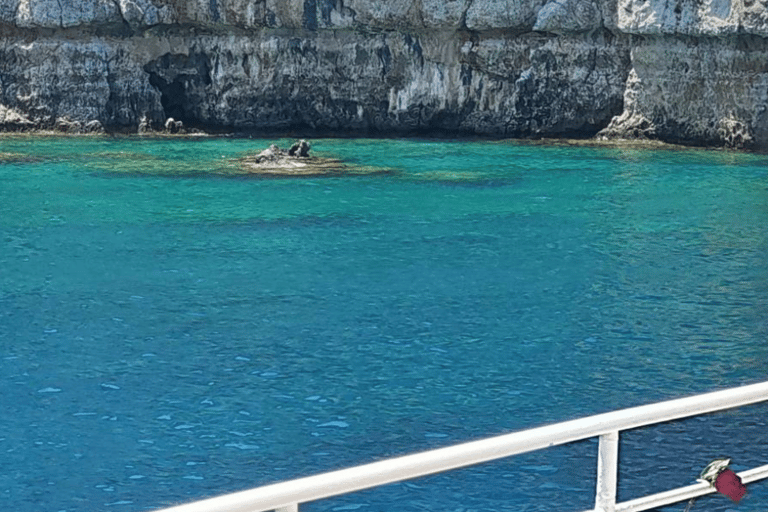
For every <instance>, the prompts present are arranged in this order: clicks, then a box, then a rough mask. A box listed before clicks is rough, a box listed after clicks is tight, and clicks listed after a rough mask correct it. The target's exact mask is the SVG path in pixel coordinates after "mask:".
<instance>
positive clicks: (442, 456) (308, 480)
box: [159, 382, 768, 512]
mask: <svg viewBox="0 0 768 512" xmlns="http://www.w3.org/2000/svg"><path fill="white" fill-rule="evenodd" d="M762 401H768V382H761V383H758V384H751V385H747V386H741V387H737V388H731V389H726V390H721V391H715V392H710V393H706V394H702V395H696V396H691V397H686V398H678V399H674V400H669V401H666V402H660V403H656V404H649V405H642V406H639V407H632V408H629V409H621V410H618V411H613V412H608V413H603V414H597V415H594V416H588V417H585V418H580V419H576V420H570V421H565V422H561V423H556V424H551V425H545V426H542V427H536V428H532V429H528V430H523V431H518V432H513V433H509V434H503V435H498V436H495V437H490V438H486V439H480V440H476V441H469V442H465V443H461V444H457V445H453V446H448V447H444V448H438V449H434V450H429V451H425V452H420V453H414V454H410V455H404V456H400V457H395V458H391V459H387V460H382V461H378V462H372V463H369V464H364V465H361V466H356V467H351V468H347V469H341V470H337V471H331V472H328V473H322V474H318V475H313V476H308V477H304V478H298V479H295V480H290V481H285V482H279V483H275V484H271V485H265V486H263V487H257V488H255V489H250V490H246V491H240V492H236V493H232V494H227V495H224V496H219V497H215V498H209V499H205V500H201V501H197V502H193V503H188V504H184V505H178V506H174V507H171V508H167V509H163V510H162V511H159V512H218V511H222V512H224V511H226V512H262V511H266V510H278V509H283V510H296V507H295V505H296V504H299V503H305V502H309V501H316V500H319V499H324V498H328V497H331V496H337V495H340V494H347V493H350V492H354V491H359V490H362V489H367V488H371V487H378V486H381V485H386V484H391V483H395V482H400V481H403V480H409V479H412V478H417V477H420V476H425V475H430V474H434V473H439V472H443V471H447V470H451V469H456V468H460V467H464V466H470V465H473V464H478V463H481V462H487V461H491V460H495V459H501V458H504V457H509V456H512V455H519V454H522V453H527V452H531V451H535V450H539V449H542V448H547V447H551V446H557V445H561V444H565V443H570V442H573V441H580V440H583V439H589V438H592V437H597V436H604V435H606V434H611V433H617V432H620V431H622V430H630V429H634V428H638V427H643V426H646V425H653V424H657V423H663V422H667V421H672V420H677V419H682V418H687V417H690V416H698V415H701V414H707V413H712V412H717V411H722V410H726V409H732V408H735V407H740V406H743V405H749V404H754V403H758V402H762ZM601 441H602V439H601ZM614 470H615V468H614ZM598 485H599V484H598Z"/></svg>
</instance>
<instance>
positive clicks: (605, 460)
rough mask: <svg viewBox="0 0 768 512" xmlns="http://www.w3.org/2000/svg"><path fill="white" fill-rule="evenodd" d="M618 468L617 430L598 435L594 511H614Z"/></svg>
mask: <svg viewBox="0 0 768 512" xmlns="http://www.w3.org/2000/svg"><path fill="white" fill-rule="evenodd" d="M618 469H619V432H618V431H614V432H609V433H607V434H603V435H601V436H600V445H599V447H598V451H597V491H596V493H595V511H596V512H615V510H616V482H617V474H618Z"/></svg>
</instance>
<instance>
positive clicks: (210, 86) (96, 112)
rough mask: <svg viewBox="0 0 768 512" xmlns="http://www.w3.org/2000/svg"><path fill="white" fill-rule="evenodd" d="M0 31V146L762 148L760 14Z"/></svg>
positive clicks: (292, 7) (452, 4)
mask: <svg viewBox="0 0 768 512" xmlns="http://www.w3.org/2000/svg"><path fill="white" fill-rule="evenodd" d="M0 33H2V39H1V40H0V129H4V130H26V129H33V128H47V129H56V128H58V129H61V130H66V131H92V130H95V131H99V130H100V129H107V130H127V131H140V132H146V131H148V130H150V129H152V130H163V129H164V128H165V127H166V126H169V128H167V129H168V130H169V131H174V130H176V127H177V126H178V127H181V126H183V127H192V128H194V127H197V128H208V129H212V128H215V129H235V130H267V131H276V130H291V129H303V130H309V131H314V132H316V133H323V132H327V131H342V132H354V133H362V132H373V133H375V132H386V133H414V132H432V131H444V132H453V133H466V134H486V135H492V136H521V137H544V136H550V137H551V136H578V137H585V136H592V135H595V134H597V133H598V132H599V133H600V136H604V137H649V138H658V139H661V140H666V141H672V142H683V143H689V144H714V145H728V146H766V145H768V113H766V111H767V110H768V8H766V5H765V3H764V1H763V0H749V1H747V0H743V1H742V0H708V1H706V2H698V1H696V2H693V1H686V0H387V1H386V2H384V1H378V0H0ZM169 118H173V120H174V121H173V123H172V124H170V125H167V120H168V119H169ZM96 123H98V124H96ZM178 123H180V124H178ZM99 127H102V128H99Z"/></svg>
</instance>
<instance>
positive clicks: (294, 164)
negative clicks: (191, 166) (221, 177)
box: [238, 139, 391, 176]
mask: <svg viewBox="0 0 768 512" xmlns="http://www.w3.org/2000/svg"><path fill="white" fill-rule="evenodd" d="M310 149H311V147H310V145H309V143H308V142H307V141H305V140H303V139H302V140H300V141H298V142H296V143H295V144H293V145H292V146H291V147H290V149H288V150H283V149H280V148H279V147H278V146H277V145H275V144H272V145H271V146H269V147H268V148H267V149H265V150H264V151H261V152H260V153H258V154H256V155H253V156H246V157H244V158H240V159H239V160H238V164H239V166H238V167H239V169H240V170H241V171H243V172H245V173H247V174H255V175H263V176H335V175H342V174H345V175H350V174H376V173H389V172H391V171H390V170H389V169H385V168H374V167H368V166H361V165H351V164H346V163H344V162H342V161H341V160H338V159H336V158H327V157H317V156H310V154H309V151H310Z"/></svg>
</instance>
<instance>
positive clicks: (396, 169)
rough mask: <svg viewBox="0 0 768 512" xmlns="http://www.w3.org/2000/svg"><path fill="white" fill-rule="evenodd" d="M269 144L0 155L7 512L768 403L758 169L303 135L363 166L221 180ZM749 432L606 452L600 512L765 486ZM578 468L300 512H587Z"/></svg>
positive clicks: (767, 167)
mask: <svg viewBox="0 0 768 512" xmlns="http://www.w3.org/2000/svg"><path fill="white" fill-rule="evenodd" d="M273 142H277V143H278V144H279V145H281V146H282V147H287V146H288V145H289V144H290V143H291V142H293V141H292V140H290V139H284V140H259V139H249V138H227V137H222V138H210V137H209V138H204V137H201V138H156V139H152V138H148V139H142V138H136V137H133V138H132V137H124V138H122V137H116V138H109V137H106V138H67V137H60V138H57V137H29V136H26V137H6V138H3V139H0V411H2V413H1V414H2V415H1V416H0V508H2V509H3V510H6V511H10V512H40V511H44V512H48V511H50V512H59V511H67V512H78V511H105V510H115V511H146V510H154V509H157V508H160V507H163V506H168V505H171V504H178V503H181V502H186V501H191V500H194V499H198V498H202V497H210V496H214V495H218V494H222V493H225V492H231V491H236V490H243V489H248V488H252V487H256V486H260V485H264V484H268V483H272V482H276V481H280V480H284V479H290V478H294V477H299V476H306V475H310V474H315V473H318V472H322V471H326V470H332V469H338V468H344V467H348V466H351V465H356V464H361V463H366V462H371V461H375V460H380V459H383V458H386V457H390V456H394V455H402V454H407V453H412V452H417V451H422V450H427V449H430V448H435V447H440V446H447V445H451V444H454V443H458V442H462V441H467V440H473V439H479V438H483V437H486V436H491V435H497V434H502V433H508V432H513V431H516V430H521V429H526V428H530V427H535V426H539V425H543V424H547V423H554V422H559V421H565V420H570V419H574V418H579V417H582V416H586V415H591V414H595V413H601V412H607V411H611V410H615V409H619V408H624V407H630V406H636V405H641V404H647V403H653V402H656V401H661V400H666V399H671V398H677V397H683V396H689V395H694V394H698V393H703V392H707V391H713V390H718V389H725V388H730V387H735V386H740V385H744V384H750V383H755V382H760V381H765V380H768V156H766V155H758V154H748V153H736V152H722V151H711V150H695V149H675V148H638V147H618V146H617V147H583V146H577V145H572V144H566V143H559V144H558V143H551V144H533V143H522V142H514V141H471V140H470V141H468V140H429V139H317V140H313V141H312V144H313V152H314V154H316V155H323V156H331V157H335V158H341V159H343V160H345V161H347V162H348V163H350V164H354V165H360V166H364V168H365V169H367V171H366V172H365V173H363V174H359V175H352V176H332V177H304V178H279V177H271V178H265V177H258V176H248V175H243V174H242V173H240V172H239V171H238V170H237V163H236V159H237V158H239V157H242V156H244V155H248V154H252V153H254V152H258V151H260V150H262V149H264V148H265V147H267V146H268V145H269V144H270V143H273ZM374 171H375V172H374ZM767 422H768V406H765V405H755V406H750V407H745V408H741V409H737V410H733V411H727V412H722V413H718V414H713V415H708V416H703V417H698V418H694V419H690V420H685V421H679V422H673V423H668V424H663V425H658V426H654V427H647V428H643V429H639V430H634V431H630V432H626V433H624V434H622V437H621V445H620V450H621V453H620V464H621V466H620V474H619V500H620V501H623V500H627V499H632V498H635V497H639V496H642V495H645V494H648V493H651V492H659V491H663V490H667V489H670V488H673V487H676V486H682V485H688V484H692V483H694V482H695V480H696V478H697V477H698V475H699V472H700V471H701V470H702V469H703V468H704V466H706V464H707V463H708V462H709V461H710V460H712V459H713V458H716V457H719V456H727V457H730V458H732V460H733V465H734V468H735V469H737V470H742V469H747V468H751V467H754V466H757V465H762V464H766V463H768V426H766V423H767ZM596 451H597V443H596V440H590V441H584V442H579V443H574V444H570V445H566V446H563V447H557V448H551V449H547V450H542V451H538V452H534V453H530V454H526V455H523V456H518V457H512V458H509V459H504V460H501V461H497V462H493V463H488V464H483V465H479V466H475V467H472V468H467V469H462V470H458V471H453V472H449V473H444V474H440V475H436V476H432V477H427V478H421V479H417V480H413V481H409V482H404V483H400V484H393V485H389V486H386V487H383V488H380V489H376V490H369V491H364V492H359V493H354V494H350V495H347V496H343V497H339V498H334V499H326V500H322V501H318V502H315V503H312V504H308V505H302V506H301V510H307V511H317V512H325V511H330V512H339V511H353V510H357V511H360V512H379V511H380V512H425V511H429V512H500V511H514V512H529V511H530V512H533V511H542V512H544V511H546V512H553V511H558V512H559V511H563V512H566V511H574V512H578V511H582V510H587V509H591V508H592V506H593V504H594V486H595V468H596ZM685 505H686V503H679V504H677V505H673V506H670V507H668V508H667V509H665V510H679V511H682V510H683V509H684V508H685ZM766 507H768V482H766V481H763V482H758V483H754V484H751V485H750V486H749V494H748V496H747V497H746V498H745V499H744V500H743V501H742V502H741V503H740V504H739V505H738V506H736V505H734V504H732V503H731V502H730V501H729V500H728V499H727V498H725V497H722V496H716V495H715V496H711V497H706V498H700V499H699V501H698V502H696V503H695V504H694V505H693V507H692V508H691V512H698V511H699V510H702V511H703V510H707V511H717V512H721V511H729V510H733V511H739V512H758V511H760V512H763V511H765V510H766Z"/></svg>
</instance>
